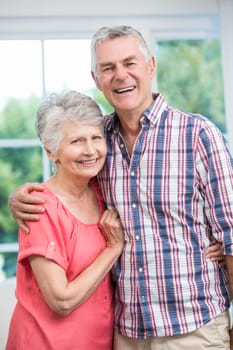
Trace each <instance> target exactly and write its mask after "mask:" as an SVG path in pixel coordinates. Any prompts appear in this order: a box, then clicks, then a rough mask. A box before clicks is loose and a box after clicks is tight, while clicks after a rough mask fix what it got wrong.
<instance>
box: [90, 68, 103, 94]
mask: <svg viewBox="0 0 233 350" xmlns="http://www.w3.org/2000/svg"><path fill="white" fill-rule="evenodd" d="M91 76H92V79H93V80H94V82H95V85H96V87H97V89H99V90H100V91H102V89H101V85H100V83H99V79H98V78H97V75H96V74H95V73H94V72H93V71H91Z"/></svg>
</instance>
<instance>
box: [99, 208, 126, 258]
mask: <svg viewBox="0 0 233 350" xmlns="http://www.w3.org/2000/svg"><path fill="white" fill-rule="evenodd" d="M99 226H100V229H101V232H102V234H103V236H104V238H105V239H106V245H107V246H108V247H112V248H116V249H118V250H120V253H121V251H122V249H123V247H124V243H125V238H124V232H123V229H122V225H121V221H120V219H119V216H118V213H117V212H116V211H114V210H110V209H107V210H105V212H104V213H103V215H102V217H101V220H100V224H99Z"/></svg>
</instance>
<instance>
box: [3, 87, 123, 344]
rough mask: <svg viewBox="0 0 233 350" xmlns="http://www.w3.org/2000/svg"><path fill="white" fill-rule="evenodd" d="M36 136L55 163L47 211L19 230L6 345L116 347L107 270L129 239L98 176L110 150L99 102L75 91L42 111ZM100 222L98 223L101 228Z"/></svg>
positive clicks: (53, 98)
mask: <svg viewBox="0 0 233 350" xmlns="http://www.w3.org/2000/svg"><path fill="white" fill-rule="evenodd" d="M36 127H37V132H38V136H39V138H40V140H41V142H42V144H43V146H44V149H45V151H46V152H47V155H48V157H49V158H50V159H51V161H52V162H53V164H54V165H55V167H56V171H55V173H54V175H53V176H52V177H51V178H50V179H49V180H48V181H47V182H46V183H45V190H44V191H43V192H36V191H34V193H33V194H34V195H36V196H40V197H42V198H43V199H44V200H45V209H46V211H45V214H43V215H41V218H40V220H39V221H37V222H27V225H28V227H29V229H30V234H25V233H24V232H23V231H21V230H19V254H18V265H17V288H16V296H17V300H18V302H17V305H16V307H15V310H14V313H13V316H12V320H11V325H10V330H9V336H8V341H7V346H6V349H7V350H16V349H17V350H25V349H36V350H52V349H54V350H65V349H69V350H78V349H79V350H98V349H99V350H111V349H112V335H113V319H114V315H113V286H112V282H111V278H110V273H109V271H110V269H111V268H112V266H113V264H114V263H115V262H116V260H117V258H118V257H119V255H120V254H121V251H122V249H123V246H124V237H123V232H122V229H121V225H120V222H119V220H118V217H117V215H116V213H115V212H113V211H110V210H105V209H104V203H103V200H102V196H101V193H100V191H99V189H98V185H97V182H96V179H95V177H96V175H97V174H98V172H99V171H100V169H101V168H102V166H103V164H104V162H105V156H106V144H105V138H104V134H103V116H102V114H101V111H100V109H99V107H98V105H97V104H96V103H95V102H94V101H93V100H92V99H91V98H89V97H87V96H85V95H82V94H79V93H77V92H75V91H71V92H68V93H67V94H65V95H61V96H57V95H53V96H51V98H50V99H48V100H47V101H46V102H45V103H43V104H42V105H41V106H40V108H39V110H38V113H37V122H36ZM100 228H101V229H100Z"/></svg>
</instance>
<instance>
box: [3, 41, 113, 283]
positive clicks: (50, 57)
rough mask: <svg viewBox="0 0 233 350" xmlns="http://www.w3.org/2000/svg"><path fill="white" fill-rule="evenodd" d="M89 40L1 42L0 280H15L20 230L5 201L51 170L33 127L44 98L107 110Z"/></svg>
mask: <svg viewBox="0 0 233 350" xmlns="http://www.w3.org/2000/svg"><path fill="white" fill-rule="evenodd" d="M89 46H90V40H44V41H41V40H0V57H1V65H0V76H1V79H0V91H1V95H0V168H1V172H0V280H1V279H3V278H6V277H10V276H12V275H14V274H15V266H16V257H17V248H18V247H17V226H16V223H15V222H14V220H13V218H12V217H11V213H10V211H9V209H8V205H7V201H8V196H9V194H10V193H11V192H12V191H13V190H14V189H15V188H17V187H19V186H20V185H22V184H23V183H25V182H41V181H44V180H46V179H47V178H48V176H49V175H50V164H49V161H48V159H47V157H46V155H45V153H44V152H43V150H42V147H41V145H40V142H39V140H38V139H37V136H36V132H35V128H34V121H35V115H36V110H37V108H38V106H39V103H40V101H41V99H42V97H43V96H44V95H47V94H48V93H50V92H60V91H63V90H67V89H74V90H78V91H80V92H85V93H87V94H89V95H91V96H92V97H94V98H95V99H96V100H97V101H98V102H99V103H100V104H101V103H102V106H103V110H104V112H107V110H106V108H107V109H108V106H107V104H106V102H105V101H104V100H103V97H102V96H101V94H100V93H99V92H97V91H96V89H95V85H94V82H93V81H92V77H91V74H90V52H89Z"/></svg>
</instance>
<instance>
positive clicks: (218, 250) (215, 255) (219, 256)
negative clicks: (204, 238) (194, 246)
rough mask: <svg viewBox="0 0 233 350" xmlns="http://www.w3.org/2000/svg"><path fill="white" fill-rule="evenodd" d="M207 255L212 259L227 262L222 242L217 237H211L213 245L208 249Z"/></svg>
mask: <svg viewBox="0 0 233 350" xmlns="http://www.w3.org/2000/svg"><path fill="white" fill-rule="evenodd" d="M206 257H207V258H208V259H210V260H212V261H218V262H219V263H225V257H224V255H223V249H222V243H220V242H219V241H217V240H216V239H215V238H212V239H211V245H210V246H209V247H208V248H207V249H206Z"/></svg>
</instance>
